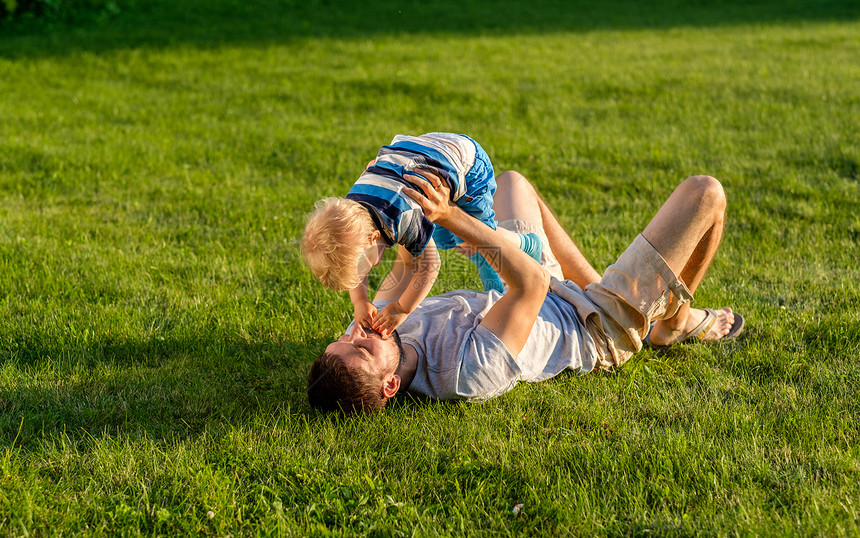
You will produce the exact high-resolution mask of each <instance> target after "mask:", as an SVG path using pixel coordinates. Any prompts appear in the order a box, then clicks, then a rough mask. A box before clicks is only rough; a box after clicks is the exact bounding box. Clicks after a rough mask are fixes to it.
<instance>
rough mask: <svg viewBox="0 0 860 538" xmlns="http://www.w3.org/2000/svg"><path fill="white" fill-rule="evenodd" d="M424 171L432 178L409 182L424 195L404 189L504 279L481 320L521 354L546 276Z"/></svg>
mask: <svg viewBox="0 0 860 538" xmlns="http://www.w3.org/2000/svg"><path fill="white" fill-rule="evenodd" d="M422 174H423V175H427V176H428V177H429V178H430V183H428V182H427V181H425V180H423V179H421V178H418V177H416V178H415V180H414V181H411V180H407V181H410V182H411V183H412V184H413V185H415V186H416V187H417V188H418V189H421V191H422V192H424V194H425V195H426V197H425V196H422V195H421V194H419V193H418V192H417V191H416V190H414V189H404V191H403V192H404V193H406V194H407V195H408V196H409V197H410V198H412V199H413V200H415V201H416V202H417V203H418V204H419V205H420V206H421V207H422V208H423V209H424V214H425V216H426V217H427V218H428V219H430V220H431V221H433V222H437V223H439V224H441V225H442V226H444V227H445V228H447V229H448V230H450V231H451V232H453V233H454V234H456V235H457V236H459V237H461V238H463V240H465V241H466V242H467V243H468V244H469V245H470V246H472V247H474V248H476V249H477V250H478V252H480V253H481V254H482V255H483V256H484V258H486V259H487V261H489V262H490V265H492V267H493V269H495V270H496V271H497V272H498V273H499V275H500V276H501V277H502V278H503V279H504V280H505V282H507V284H508V292H507V293H506V294H505V295H504V296H503V297H502V298H501V299H499V300H498V301H497V302H496V304H494V305H493V306H492V308H490V310H489V312H487V314H486V315H485V316H484V319H483V321H482V322H481V325H483V326H484V327H486V328H487V329H489V330H490V331H491V332H492V333H493V334H495V335H496V336H497V337H498V338H499V340H501V341H502V342H503V343H504V344H505V346H507V348H508V350H509V351H510V352H511V353H513V354H514V355H517V354H519V352H520V351H522V349H523V347H524V346H525V344H526V341H527V340H528V337H529V334H531V330H532V327H533V326H534V322H535V320H536V319H537V316H538V314H539V313H540V309H541V307H542V306H543V302H544V299H545V298H546V292H547V290H548V289H549V275H548V274H547V272H546V271H545V270H544V268H543V267H541V266H540V264H538V263H536V262H535V261H534V260H533V259H532V258H531V257H530V256H529V255H528V254H526V253H524V252H523V251H521V250H520V249H519V248H517V246H516V245H515V244H513V243H512V242H510V241H507V240H506V239H505V238H504V237H503V236H502V235H501V233H499V232H497V231H496V230H493V229H492V228H490V227H489V226H487V225H486V224H484V223H482V222H480V221H478V220H476V219H474V218H473V217H470V216H469V215H467V214H466V213H464V212H463V210H461V209H460V208H459V207H457V206H456V205H453V204H451V203H449V196H448V193H449V190H448V188H447V186H446V185H445V184H444V182H442V181H441V179H440V178H438V177H437V176H435V175H433V174H425V173H424V170H422ZM431 183H432V186H431Z"/></svg>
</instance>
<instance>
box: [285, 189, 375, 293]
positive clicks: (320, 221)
mask: <svg viewBox="0 0 860 538" xmlns="http://www.w3.org/2000/svg"><path fill="white" fill-rule="evenodd" d="M375 229H376V228H375V226H374V225H373V219H371V218H370V213H368V212H367V210H366V209H365V208H363V207H361V204H359V203H358V202H354V201H352V200H346V199H344V198H323V199H322V200H320V201H319V202H317V203H316V205H315V206H314V211H313V212H312V213H311V214H310V215H309V216H308V222H307V224H306V225H305V233H304V236H303V237H302V256H304V258H305V261H306V262H307V264H308V267H310V269H311V273H313V275H314V278H316V279H317V280H319V281H320V282H322V284H323V285H324V286H326V287H328V288H332V289H335V290H338V291H342V290H351V289H353V288H355V287H356V286H358V285H359V283H361V277H359V276H358V260H359V258H360V257H361V255H362V254H363V253H364V251H365V249H367V239H368V238H369V237H370V234H371V233H373V231H374V230H375Z"/></svg>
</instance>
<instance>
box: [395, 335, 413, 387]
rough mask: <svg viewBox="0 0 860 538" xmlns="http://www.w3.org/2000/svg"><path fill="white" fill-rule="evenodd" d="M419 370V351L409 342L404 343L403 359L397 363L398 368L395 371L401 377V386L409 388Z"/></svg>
mask: <svg viewBox="0 0 860 538" xmlns="http://www.w3.org/2000/svg"><path fill="white" fill-rule="evenodd" d="M417 370H418V352H417V351H415V348H414V347H412V346H410V345H409V344H403V360H402V361H400V364H398V365H397V370H396V371H395V372H394V373H395V374H397V375H398V376H399V377H400V388H401V389H402V390H409V385H411V384H412V380H413V379H415V372H416V371H417Z"/></svg>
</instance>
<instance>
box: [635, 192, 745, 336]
mask: <svg viewBox="0 0 860 538" xmlns="http://www.w3.org/2000/svg"><path fill="white" fill-rule="evenodd" d="M725 211H726V196H725V192H724V191H723V188H722V185H720V183H719V181H717V180H716V179H714V178H712V177H710V176H693V177H691V178H687V179H686V180H685V181H684V182H683V183H681V184H680V185H679V186H678V188H676V189H675V191H674V192H673V193H672V195H671V196H669V199H668V200H667V201H666V203H664V204H663V206H662V207H661V208H660V210H659V211H657V214H656V215H655V216H654V218H653V219H652V220H651V222H650V223H649V224H648V226H647V227H646V228H645V231H644V232H642V235H643V236H644V237H645V239H647V240H648V242H649V243H651V245H652V246H653V247H654V248H655V249H656V250H657V252H659V253H660V255H661V256H663V259H664V260H666V263H667V264H668V265H669V267H670V268H671V269H672V270H673V271H674V272H675V274H677V275H679V276H680V278H681V280H682V281H683V282H684V283H685V284H686V285H687V288H689V290H690V291H691V292H695V291H696V288H697V287H698V286H699V283H701V281H702V278H704V276H705V273H706V272H707V270H708V268H709V267H710V265H711V262H712V261H713V260H714V255H715V254H716V252H717V247H719V245H720V241H721V240H722V237H723V226H724V223H725ZM705 315H706V314H705V311H704V310H700V309H696V308H691V307H690V305H689V303H687V304H685V305H683V306H682V307H681V308H680V309H679V310H678V312H677V313H676V314H675V315H674V316H672V317H671V318H667V319H664V320H660V321H658V322H657V323H656V324H655V325H654V328H653V329H652V330H651V342H652V343H653V344H654V345H658V346H660V345H668V344H671V343H673V342H675V341H677V340H678V339H679V338H681V337H683V336H684V335H686V334H687V333H689V332H690V331H691V330H692V329H693V328H695V327H696V326H697V325H699V323H701V321H702V320H703V319H704V318H705ZM733 323H734V314H733V313H732V311H731V309H730V308H724V309H721V310H718V311H717V321H716V322H715V323H714V325H713V327H711V329H710V330H709V331H708V333H707V334H705V335H702V337H701V338H702V339H703V340H710V339H718V338H722V337H723V336H725V335H726V334H728V333H729V330H730V329H731V327H732V324H733Z"/></svg>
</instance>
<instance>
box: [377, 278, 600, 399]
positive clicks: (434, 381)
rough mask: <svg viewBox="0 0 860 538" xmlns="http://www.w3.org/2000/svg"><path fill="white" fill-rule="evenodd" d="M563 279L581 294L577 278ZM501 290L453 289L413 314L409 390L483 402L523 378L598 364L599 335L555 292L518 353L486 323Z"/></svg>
mask: <svg viewBox="0 0 860 538" xmlns="http://www.w3.org/2000/svg"><path fill="white" fill-rule="evenodd" d="M558 284H562V285H564V286H565V287H567V288H569V289H570V291H572V292H574V293H577V294H580V293H581V292H580V291H579V287H577V286H576V284H573V283H572V282H567V281H566V282H564V283H558ZM500 297H501V295H499V294H498V293H496V292H495V291H490V292H477V291H465V290H459V291H453V292H449V293H445V294H442V295H436V296H433V297H429V298H427V299H424V301H422V303H421V304H420V305H419V306H418V308H416V309H415V311H414V312H412V313H411V314H410V315H409V316H408V317H407V318H406V321H404V322H403V323H402V324H401V325H400V327H398V329H397V332H398V333H399V334H400V338H401V340H402V341H403V343H404V344H406V345H410V346H412V347H414V348H415V350H416V351H417V352H418V370H417V372H416V373H415V378H414V379H413V380H412V383H411V384H410V385H409V387H408V389H407V390H408V391H409V392H410V393H413V394H417V395H421V396H426V397H430V398H435V399H440V400H461V399H462V400H475V401H480V400H486V399H488V398H492V397H495V396H498V395H500V394H502V393H505V392H507V391H509V390H510V389H512V388H513V387H514V385H516V384H517V383H518V382H519V381H526V382H538V381H544V380H546V379H549V378H551V377H553V376H555V375H558V374H559V373H560V372H562V371H563V370H566V369H571V370H575V371H579V372H581V373H586V372H589V371H591V370H592V369H593V368H594V365H595V362H596V361H595V357H596V356H597V350H596V347H595V340H594V338H593V337H592V336H591V334H590V333H589V332H588V331H587V330H586V329H585V327H584V325H583V322H582V320H581V319H580V316H579V315H578V313H577V309H576V307H574V306H573V305H572V304H571V303H569V302H567V301H565V300H564V299H562V298H561V297H559V296H558V295H556V294H555V293H548V294H547V297H546V300H545V301H544V304H543V307H542V308H541V311H540V314H539V316H538V318H537V320H536V321H535V325H534V327H533V328H532V332H531V335H530V336H529V339H528V341H527V342H526V345H525V347H524V348H523V350H522V351H521V352H520V354H519V356H516V357H515V356H514V355H513V354H511V352H510V351H509V350H508V349H507V347H506V346H505V345H504V344H503V343H502V342H501V340H499V339H498V338H497V337H496V336H495V335H494V334H493V333H492V332H490V331H489V330H488V329H486V328H484V327H482V326H481V325H480V323H481V321H482V320H483V319H484V315H485V314H486V313H487V311H489V309H490V308H491V307H492V306H493V304H495V302H496V301H498V300H499V298H500ZM384 304H385V303H381V304H378V305H377V307H378V308H380V309H381V308H382V306H383V305H384ZM586 310H587V309H586ZM584 315H588V312H585V313H584Z"/></svg>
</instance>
